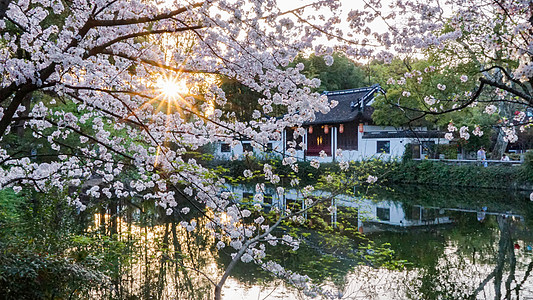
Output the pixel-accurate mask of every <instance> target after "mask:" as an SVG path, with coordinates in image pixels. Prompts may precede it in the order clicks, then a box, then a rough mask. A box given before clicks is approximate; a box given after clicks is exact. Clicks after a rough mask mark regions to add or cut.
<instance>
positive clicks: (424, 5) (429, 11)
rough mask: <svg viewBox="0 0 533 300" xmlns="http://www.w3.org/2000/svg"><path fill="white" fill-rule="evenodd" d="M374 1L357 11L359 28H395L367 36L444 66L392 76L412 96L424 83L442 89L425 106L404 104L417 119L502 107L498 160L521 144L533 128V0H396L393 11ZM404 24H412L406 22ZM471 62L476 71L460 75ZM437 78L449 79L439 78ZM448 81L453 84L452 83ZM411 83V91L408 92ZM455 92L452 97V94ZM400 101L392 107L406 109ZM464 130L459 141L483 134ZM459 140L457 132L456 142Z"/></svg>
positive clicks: (428, 96) (398, 52)
mask: <svg viewBox="0 0 533 300" xmlns="http://www.w3.org/2000/svg"><path fill="white" fill-rule="evenodd" d="M367 4H368V7H370V10H365V11H357V12H352V16H354V19H353V21H352V24H354V23H356V24H357V25H358V26H356V28H363V27H364V26H363V25H361V22H362V20H365V21H367V22H368V21H372V20H376V19H379V20H381V21H382V22H384V23H386V24H387V26H388V28H389V30H388V31H387V32H385V33H371V30H370V29H369V30H367V31H366V32H365V33H368V35H369V36H370V37H371V38H372V39H374V40H376V41H377V42H380V44H382V45H384V46H385V47H389V48H391V49H394V50H395V51H396V53H395V55H397V56H403V57H413V56H414V57H416V56H417V55H418V57H420V56H422V55H426V54H431V55H432V56H433V57H437V58H438V61H440V63H439V64H438V65H434V66H432V67H431V68H424V69H412V70H410V71H408V72H406V73H405V74H403V75H402V76H398V77H397V78H392V79H391V83H394V84H396V86H398V87H400V88H401V85H404V88H403V90H404V93H402V97H404V98H407V97H409V96H411V95H414V94H415V93H416V92H417V89H416V88H413V86H416V85H426V86H427V85H428V84H431V85H432V86H433V88H435V92H434V93H426V94H424V95H419V96H420V97H421V99H424V102H425V107H422V108H420V107H412V106H404V107H403V108H404V109H407V110H409V109H410V110H411V113H413V112H414V115H415V116H414V117H412V119H413V120H417V119H420V118H425V117H426V116H428V115H440V114H446V113H450V112H454V111H460V110H463V109H465V108H468V107H476V106H479V107H480V108H481V110H485V112H487V113H488V114H493V113H495V112H497V110H498V111H499V112H500V115H501V116H502V117H503V118H502V119H501V122H500V125H499V128H501V134H500V136H499V141H501V142H500V143H498V144H497V149H495V152H497V153H499V154H497V156H498V155H501V153H503V151H504V150H505V146H502V145H506V143H507V142H515V141H516V140H517V135H516V130H518V129H519V130H524V129H525V127H527V126H529V125H530V124H531V121H532V120H531V119H530V118H526V116H525V114H524V111H525V110H526V109H528V108H531V106H532V104H533V101H532V100H533V99H532V96H531V92H532V86H531V78H532V76H533V73H532V70H533V69H532V63H531V58H532V52H531V49H532V41H533V38H532V33H533V31H532V30H533V27H532V26H533V16H532V3H531V1H470V2H467V1H446V2H445V3H441V2H439V1H394V2H393V3H392V4H391V5H390V7H388V8H386V9H385V7H383V6H382V3H381V1H369V2H367ZM399 19H402V20H403V21H404V22H403V23H399V22H398V20H399ZM398 24H401V25H398ZM467 65H468V66H470V67H474V72H470V73H461V72H458V70H460V69H461V66H467ZM463 69H464V68H463ZM450 70H455V72H449V71H450ZM432 74H433V75H432ZM444 76H445V77H446V78H445V79H444V80H442V79H443V77H444ZM435 78H437V79H438V78H441V80H442V81H441V82H436V81H435V80H432V79H435ZM445 82H451V83H453V85H451V86H450V85H449V84H448V86H446V84H445ZM409 85H411V89H408V88H407V86H409ZM450 89H452V90H453V92H452V93H451V94H450V93H449V92H446V91H447V90H450ZM396 100H397V99H394V100H392V99H391V101H390V102H391V103H395V102H396V105H397V106H400V105H398V104H397V101H396ZM485 107H486V109H485ZM515 112H516V113H515ZM458 133H460V132H459V131H458ZM462 133H463V134H462V135H461V136H458V138H464V137H466V136H468V135H466V133H469V134H470V133H473V134H476V135H479V134H482V131H480V128H479V126H476V125H475V124H474V125H473V126H470V127H468V128H465V129H464V130H463V131H462ZM453 136H454V135H453V134H452V133H451V132H450V134H449V137H450V138H451V137H453Z"/></svg>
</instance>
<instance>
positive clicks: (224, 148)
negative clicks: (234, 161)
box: [220, 143, 231, 152]
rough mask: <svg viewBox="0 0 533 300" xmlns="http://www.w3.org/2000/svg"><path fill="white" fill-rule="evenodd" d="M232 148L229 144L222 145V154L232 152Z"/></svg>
mask: <svg viewBox="0 0 533 300" xmlns="http://www.w3.org/2000/svg"><path fill="white" fill-rule="evenodd" d="M230 150H231V148H230V146H229V144H228V143H222V144H220V152H230Z"/></svg>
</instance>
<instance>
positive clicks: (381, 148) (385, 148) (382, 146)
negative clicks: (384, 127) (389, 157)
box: [376, 141, 390, 154]
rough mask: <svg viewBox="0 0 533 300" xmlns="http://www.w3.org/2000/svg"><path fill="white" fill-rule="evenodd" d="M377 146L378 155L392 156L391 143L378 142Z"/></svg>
mask: <svg viewBox="0 0 533 300" xmlns="http://www.w3.org/2000/svg"><path fill="white" fill-rule="evenodd" d="M376 145H377V151H376V153H386V154H390V141H377V142H376Z"/></svg>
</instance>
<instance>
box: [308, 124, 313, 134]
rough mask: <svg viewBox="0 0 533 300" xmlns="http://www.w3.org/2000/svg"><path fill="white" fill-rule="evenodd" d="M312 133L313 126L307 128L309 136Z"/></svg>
mask: <svg viewBox="0 0 533 300" xmlns="http://www.w3.org/2000/svg"><path fill="white" fill-rule="evenodd" d="M312 133H313V126H309V134H312Z"/></svg>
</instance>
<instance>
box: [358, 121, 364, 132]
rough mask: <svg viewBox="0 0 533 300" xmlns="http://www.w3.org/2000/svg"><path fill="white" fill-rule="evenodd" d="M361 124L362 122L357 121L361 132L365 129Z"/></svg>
mask: <svg viewBox="0 0 533 300" xmlns="http://www.w3.org/2000/svg"><path fill="white" fill-rule="evenodd" d="M363 126H364V125H363V123H359V132H360V133H363V131H365V129H364V127H363Z"/></svg>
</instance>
